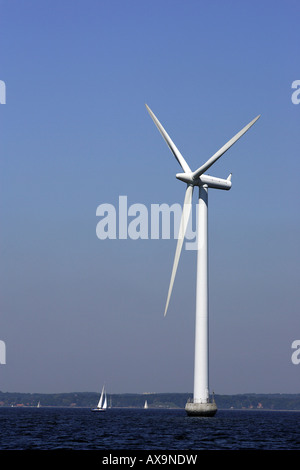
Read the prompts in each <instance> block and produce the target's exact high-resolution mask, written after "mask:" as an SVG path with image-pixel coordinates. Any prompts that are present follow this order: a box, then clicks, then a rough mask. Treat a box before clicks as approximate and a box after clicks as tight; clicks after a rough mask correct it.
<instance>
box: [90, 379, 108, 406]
mask: <svg viewBox="0 0 300 470" xmlns="http://www.w3.org/2000/svg"><path fill="white" fill-rule="evenodd" d="M106 408H107V398H106V391H105V388H104V385H103V388H102V391H101V395H100V399H99V402H98V405H97V407H96V408H92V410H91V411H106Z"/></svg>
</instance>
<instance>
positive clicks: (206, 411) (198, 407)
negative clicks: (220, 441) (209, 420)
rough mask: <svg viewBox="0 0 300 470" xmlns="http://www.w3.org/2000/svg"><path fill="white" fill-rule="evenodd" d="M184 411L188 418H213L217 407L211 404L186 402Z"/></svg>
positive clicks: (213, 403)
mask: <svg viewBox="0 0 300 470" xmlns="http://www.w3.org/2000/svg"><path fill="white" fill-rule="evenodd" d="M185 411H186V412H187V415H188V416H214V415H215V414H216V412H217V405H216V404H215V402H212V403H193V402H187V404H186V405H185Z"/></svg>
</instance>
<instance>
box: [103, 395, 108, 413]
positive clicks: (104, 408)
mask: <svg viewBox="0 0 300 470" xmlns="http://www.w3.org/2000/svg"><path fill="white" fill-rule="evenodd" d="M106 408H107V398H106V392H105V396H104V403H103V406H102V409H103V410H106Z"/></svg>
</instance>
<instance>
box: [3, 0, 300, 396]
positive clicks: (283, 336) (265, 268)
mask: <svg viewBox="0 0 300 470" xmlns="http://www.w3.org/2000/svg"><path fill="white" fill-rule="evenodd" d="M0 12H1V14H0V41H1V46H2V47H1V51H2V53H1V68H0V71H1V72H0V73H1V75H0V79H1V80H3V81H4V82H5V84H6V104H5V105H1V107H0V125H1V144H0V152H1V153H0V156H1V167H0V179H1V181H0V226H1V230H0V244H1V251H0V257H1V263H0V266H1V271H0V274H1V278H0V279H1V306H0V339H1V340H2V341H4V342H5V344H6V353H7V358H6V362H7V363H6V364H5V365H1V366H0V390H3V391H21V392H69V391H99V390H100V388H101V387H102V384H103V382H105V383H106V386H107V389H108V391H109V392H111V393H119V392H192V388H193V356H194V320H195V318H194V317H195V274H196V253H195V252H194V251H190V252H189V251H183V253H182V257H181V260H180V265H179V269H178V272H177V277H176V281H175V285H174V290H173V296H172V299H171V303H170V307H169V311H168V315H167V317H166V318H164V317H163V311H164V305H165V300H166V295H167V290H168V285H169V280H170V274H171V269H172V263H173V256H174V251H175V245H176V241H175V240H172V239H171V240H135V241H134V240H99V239H98V238H97V236H96V225H97V222H98V219H99V218H97V217H96V209H97V207H98V206H99V205H100V204H103V203H110V204H114V205H116V206H117V204H118V199H119V196H120V195H126V196H127V198H128V204H129V205H130V204H134V203H141V204H145V205H146V206H147V207H149V208H150V205H151V204H154V203H157V204H162V203H167V204H170V205H171V204H173V203H180V204H182V202H183V197H184V185H183V184H182V183H181V182H179V181H177V180H176V178H175V174H176V173H178V172H179V171H180V167H179V165H178V163H177V162H176V160H175V159H174V157H173V155H172V154H171V152H170V151H169V149H168V148H167V146H166V145H165V143H164V141H163V139H162V138H161V136H160V134H159V133H158V131H157V129H156V128H155V126H154V124H153V122H152V120H151V119H150V117H149V115H148V113H147V111H146V108H145V106H144V104H145V103H147V104H148V105H149V106H150V108H151V109H152V110H153V112H154V113H155V114H156V115H157V117H158V118H159V119H160V121H161V122H162V124H163V125H164V127H165V128H166V130H167V131H168V133H169V134H170V136H171V137H172V139H173V140H174V141H175V143H176V145H177V146H178V148H179V149H180V151H181V153H182V154H183V155H184V156H185V158H186V159H187V161H188V163H189V165H190V166H191V168H192V169H196V168H198V167H199V166H200V165H201V164H202V163H204V162H205V161H206V160H207V159H208V158H209V157H210V156H211V155H212V154H213V153H214V152H215V151H216V150H218V149H219V148H220V147H221V146H222V145H223V144H224V143H225V142H227V141H228V140H229V139H230V138H231V137H232V136H233V135H234V134H235V133H236V132H238V131H239V130H240V129H241V128H242V127H243V126H244V125H246V124H247V123H248V122H249V121H251V120H252V119H253V118H254V117H255V116H257V115H258V114H261V115H262V116H261V118H260V119H259V121H258V122H257V123H256V124H255V126H254V127H253V128H252V129H251V130H250V131H249V132H248V133H247V134H246V135H245V136H244V137H243V138H242V139H241V140H240V141H239V142H238V143H237V144H235V146H234V147H232V149H230V151H229V152H227V153H226V155H224V156H223V157H222V158H221V159H220V160H219V161H218V162H217V163H216V164H215V165H214V167H213V169H211V172H210V174H213V175H214V176H220V177H222V178H226V177H227V176H228V174H229V173H230V172H232V174H233V176H232V183H233V185H232V189H231V190H230V191H229V192H223V191H216V190H211V191H210V192H209V237H210V238H209V250H210V251H209V260H210V388H211V390H214V391H215V393H225V394H226V393H230V394H231V393H233V394H234V393H244V392H258V393H260V392H261V393H268V392H274V393H275V392H279V393H284V392H289V393H296V392H299V385H300V380H299V379H300V365H298V366H297V365H294V364H293V363H292V361H291V355H292V352H293V351H292V349H291V344H292V342H293V341H294V340H297V339H300V321H299V261H300V260H299V239H300V218H299V183H298V175H299V170H300V168H299V167H300V165H299V144H300V136H299V123H300V105H295V104H293V103H292V100H291V96H292V92H293V90H292V88H291V84H292V82H293V81H294V80H300V70H299V53H298V44H299V39H300V37H299V36H300V33H299V24H298V23H299V21H298V20H299V13H300V5H299V2H297V1H291V0H288V1H275V2H274V1H272V2H271V1H267V0H264V1H251V2H247V1H243V2H240V1H219V0H215V1H210V2H208V1H201V0H198V1H194V0H189V1H186V2H183V1H176V0H173V1H167V0H159V1H157V0H151V1H147V0H146V1H143V2H141V1H135V0H128V1H114V0H113V1H111V0H110V1H100V0H99V1H94V0H87V1H76V0H75V1H67V0H62V1H48V0H44V1H43V2H40V1H37V0H28V1H26V2H21V1H15V0H11V1H8V0H5V1H3V0H2V1H0ZM194 202H195V203H196V199H195V198H194Z"/></svg>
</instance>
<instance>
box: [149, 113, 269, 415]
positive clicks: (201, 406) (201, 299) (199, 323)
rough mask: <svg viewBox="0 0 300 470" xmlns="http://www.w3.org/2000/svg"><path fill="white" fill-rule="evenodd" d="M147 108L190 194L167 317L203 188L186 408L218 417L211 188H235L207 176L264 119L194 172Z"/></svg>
mask: <svg viewBox="0 0 300 470" xmlns="http://www.w3.org/2000/svg"><path fill="white" fill-rule="evenodd" d="M146 108H147V110H148V112H149V114H150V116H151V118H152V119H153V121H154V124H155V125H156V127H157V128H158V130H159V132H160V133H161V135H162V136H163V138H164V139H165V141H166V143H167V145H168V146H169V148H170V150H171V152H172V153H173V155H174V156H175V158H176V159H177V161H178V163H179V164H180V166H181V168H182V169H183V173H177V174H176V178H177V179H179V180H181V181H183V182H184V183H186V185H187V187H186V192H185V197H184V203H183V210H182V216H181V221H180V227H179V235H178V241H177V246H176V252H175V259H174V264H173V269H172V274H171V281H170V286H169V291H168V296H167V302H166V307H165V313H164V315H166V313H167V310H168V306H169V302H170V297H171V293H172V289H173V284H174V280H175V275H176V270H177V266H178V262H179V258H180V253H181V249H182V245H183V240H184V237H185V232H186V228H187V224H188V220H189V216H190V212H191V204H192V196H193V190H194V187H195V186H198V187H199V203H198V221H197V243H198V244H197V282H196V323H195V359H194V394H193V400H192V401H188V403H187V404H186V406H185V409H186V412H187V414H188V415H192V416H214V414H215V413H216V411H217V406H216V404H215V401H214V400H213V401H211V400H210V397H209V380H208V379H209V373H208V372H209V370H208V225H207V212H208V188H215V189H224V190H229V189H230V188H231V174H230V175H229V176H228V178H227V179H226V180H225V179H221V178H216V177H214V176H209V175H205V174H204V173H205V172H206V171H207V170H208V169H209V168H210V167H211V166H212V165H213V164H214V163H215V162H216V161H217V160H218V159H219V158H220V157H221V156H222V155H224V153H225V152H227V150H228V149H229V148H230V147H231V146H232V145H233V144H234V143H235V142H236V141H237V140H238V139H239V138H240V137H242V135H244V134H245V132H247V131H248V129H250V127H251V126H253V124H254V123H255V122H256V121H257V120H258V118H259V117H260V115H259V116H257V117H256V118H255V119H253V120H252V121H251V122H250V123H249V124H247V125H246V126H245V127H244V128H243V129H242V130H241V131H240V132H238V133H237V134H236V135H235V136H234V137H232V139H230V140H229V141H228V142H227V143H226V144H225V145H224V146H223V147H222V148H220V150H218V151H217V152H216V153H215V154H214V155H213V156H212V157H210V158H209V159H208V160H207V161H206V162H205V163H204V164H203V165H201V166H200V167H199V168H198V169H197V170H195V171H192V170H191V169H190V167H189V165H188V164H187V162H186V161H185V159H184V158H183V156H182V155H181V153H180V152H179V150H178V148H177V147H176V145H175V144H174V142H173V141H172V140H171V138H170V136H169V135H168V134H167V132H166V131H165V129H164V128H163V126H162V125H161V123H160V122H159V120H158V119H157V117H156V116H155V115H154V114H153V112H152V111H151V109H150V108H149V107H148V106H147V104H146Z"/></svg>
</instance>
